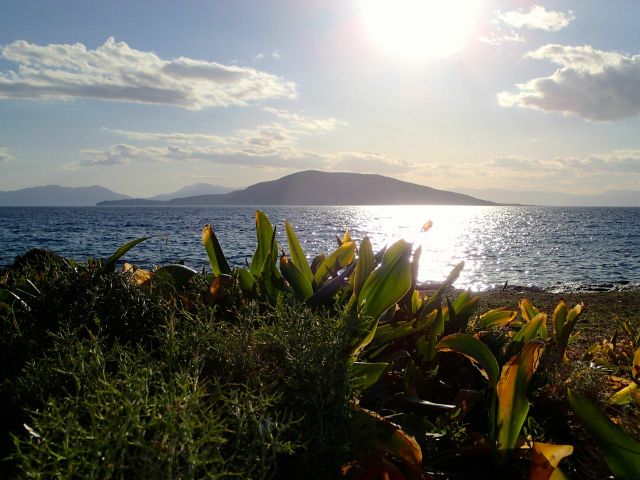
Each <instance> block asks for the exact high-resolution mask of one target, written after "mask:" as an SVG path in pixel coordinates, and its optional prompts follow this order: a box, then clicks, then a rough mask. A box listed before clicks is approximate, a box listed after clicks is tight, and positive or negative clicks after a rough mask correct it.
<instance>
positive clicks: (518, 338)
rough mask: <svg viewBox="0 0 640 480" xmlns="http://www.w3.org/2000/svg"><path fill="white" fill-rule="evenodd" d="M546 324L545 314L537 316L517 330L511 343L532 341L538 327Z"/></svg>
mask: <svg viewBox="0 0 640 480" xmlns="http://www.w3.org/2000/svg"><path fill="white" fill-rule="evenodd" d="M546 322H547V314H546V313H539V314H537V315H536V316H535V317H533V318H532V319H531V320H530V321H529V323H527V324H525V325H524V326H523V327H522V328H521V329H520V330H518V332H517V333H516V334H515V335H514V337H513V341H514V342H522V343H526V342H528V341H529V340H532V339H533V338H535V336H536V334H537V333H538V330H539V329H540V327H541V326H542V325H543V324H544V323H546Z"/></svg>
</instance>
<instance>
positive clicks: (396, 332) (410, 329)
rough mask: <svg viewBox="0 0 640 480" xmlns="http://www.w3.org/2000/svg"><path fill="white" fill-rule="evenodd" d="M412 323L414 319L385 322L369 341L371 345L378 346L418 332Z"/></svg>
mask: <svg viewBox="0 0 640 480" xmlns="http://www.w3.org/2000/svg"><path fill="white" fill-rule="evenodd" d="M414 324H415V320H410V321H408V322H396V323H387V324H384V325H381V326H379V327H378V328H377V329H376V333H375V335H374V337H373V341H372V342H371V343H372V346H373V347H379V346H381V345H384V344H385V343H389V342H392V341H393V340H397V339H399V338H403V337H406V336H408V335H413V334H414V333H418V332H419V330H417V329H416V328H414Z"/></svg>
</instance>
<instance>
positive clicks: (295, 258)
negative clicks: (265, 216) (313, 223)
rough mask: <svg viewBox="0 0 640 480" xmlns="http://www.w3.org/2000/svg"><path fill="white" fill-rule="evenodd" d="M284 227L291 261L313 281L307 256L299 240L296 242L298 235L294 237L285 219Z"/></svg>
mask: <svg viewBox="0 0 640 480" xmlns="http://www.w3.org/2000/svg"><path fill="white" fill-rule="evenodd" d="M284 228H285V231H286V233H287V244H288V245H289V253H290V255H291V261H292V262H293V264H294V265H295V266H296V267H298V270H300V271H301V272H302V273H303V274H304V276H305V277H307V280H309V283H311V282H313V273H312V272H311V268H310V267H309V264H308V263H307V257H306V256H305V254H304V251H303V250H302V247H301V246H300V242H298V237H296V234H295V232H294V231H293V227H292V226H291V225H290V224H289V222H288V221H287V220H285V221H284Z"/></svg>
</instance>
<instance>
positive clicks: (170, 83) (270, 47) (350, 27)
mask: <svg viewBox="0 0 640 480" xmlns="http://www.w3.org/2000/svg"><path fill="white" fill-rule="evenodd" d="M0 10H1V14H0V190H14V189H18V188H24V187H30V186H36V185H47V184H59V185H65V186H85V185H95V184H99V185H102V186H105V187H108V188H110V189H112V190H115V191H117V192H120V193H125V194H129V195H134V196H151V195H155V194H158V193H163V192H170V191H174V190H177V189H178V188H180V187H182V186H185V185H189V184H193V183H199V182H205V183H212V184H218V185H223V186H228V187H243V186H248V185H250V184H253V183H256V182H259V181H265V180H272V179H276V178H279V177H282V176H284V175H286V174H289V173H293V172H296V171H300V170H305V169H319V170H327V171H351V172H360V173H379V174H383V175H388V176H391V177H395V178H398V179H401V180H407V181H411V182H415V183H421V184H424V185H428V186H431V187H435V188H442V189H451V190H455V189H457V188H502V189H509V190H550V191H557V192H565V193H573V194H596V193H600V192H604V191H607V190H637V191H638V192H639V195H640V30H639V29H638V28H637V20H638V19H639V18H640V2H638V1H637V0H628V1H623V0H613V1H608V2H603V1H601V0H575V1H562V0H558V1H542V0H539V1H535V2H530V1H497V0H449V1H447V2H442V1H434V0H393V1H385V0H369V1H367V0H309V1H301V0H281V1H266V0H263V1H253V2H249V1H243V0H234V1H220V2H218V1H211V0H181V1H179V2H177V1H163V0H153V1H143V0H136V1H119V0H110V1H108V2H104V1H101V2H98V1H88V0H82V1H75V0H67V1H64V2H62V1H49V0H38V1H31V0H20V1H4V2H2V3H1V4H0Z"/></svg>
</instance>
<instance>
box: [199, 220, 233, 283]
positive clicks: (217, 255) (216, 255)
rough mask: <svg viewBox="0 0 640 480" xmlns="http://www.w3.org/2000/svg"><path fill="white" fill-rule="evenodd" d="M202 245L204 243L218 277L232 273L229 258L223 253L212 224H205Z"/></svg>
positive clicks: (214, 272) (212, 268)
mask: <svg viewBox="0 0 640 480" xmlns="http://www.w3.org/2000/svg"><path fill="white" fill-rule="evenodd" d="M202 245H204V249H205V250H206V251H207V256H208V257H209V263H210V264H211V271H212V272H213V274H214V275H215V276H216V277H217V276H219V275H223V274H224V275H230V274H231V268H229V264H228V263H227V259H226V258H225V256H224V253H222V248H220V243H218V238H217V237H216V234H215V233H214V232H213V228H211V225H205V226H204V228H203V229H202Z"/></svg>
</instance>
